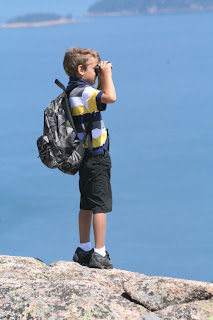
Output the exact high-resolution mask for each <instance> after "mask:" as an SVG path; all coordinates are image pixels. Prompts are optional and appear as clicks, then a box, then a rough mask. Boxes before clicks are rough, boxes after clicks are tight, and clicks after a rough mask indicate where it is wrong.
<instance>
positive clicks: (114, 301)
mask: <svg viewBox="0 0 213 320" xmlns="http://www.w3.org/2000/svg"><path fill="white" fill-rule="evenodd" d="M0 319H10V320H18V319H20V320H25V319H26V320H31V319H39V320H45V319H48V320H62V319H63V320H65V319H73V320H76V319H80V320H83V319H88V320H91V319H104V320H108V319H121V320H134V319H136V320H183V319H186V320H213V284H211V283H205V282H199V281H190V280H182V279H173V278H165V277H149V276H146V275H142V274H139V273H136V272H130V271H123V270H118V269H113V270H97V269H90V268H87V267H82V266H80V265H78V264H77V263H74V262H68V261H58V262H56V263H53V264H51V265H50V266H47V265H46V264H45V263H43V262H42V261H40V260H38V259H34V258H27V257H13V256H0Z"/></svg>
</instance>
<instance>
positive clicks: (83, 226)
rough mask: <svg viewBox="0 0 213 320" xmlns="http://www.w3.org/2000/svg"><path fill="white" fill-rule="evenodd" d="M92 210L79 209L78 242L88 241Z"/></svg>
mask: <svg viewBox="0 0 213 320" xmlns="http://www.w3.org/2000/svg"><path fill="white" fill-rule="evenodd" d="M91 219H92V210H83V209H80V211H79V216H78V220H79V236H80V243H86V242H90V228H91Z"/></svg>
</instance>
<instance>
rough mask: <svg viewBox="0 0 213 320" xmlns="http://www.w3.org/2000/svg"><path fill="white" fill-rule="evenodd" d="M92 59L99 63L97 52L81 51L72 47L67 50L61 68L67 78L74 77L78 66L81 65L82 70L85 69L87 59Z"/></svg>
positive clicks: (90, 50)
mask: <svg viewBox="0 0 213 320" xmlns="http://www.w3.org/2000/svg"><path fill="white" fill-rule="evenodd" d="M91 57H94V58H97V59H98V62H100V61H101V58H100V56H99V54H98V52H97V51H94V50H92V49H82V48H78V47H72V48H70V49H67V52H66V53H65V55H64V61H63V66H64V70H65V72H66V74H67V75H68V76H69V77H76V76H77V71H78V66H79V65H82V66H83V68H84V70H86V69H87V66H88V60H89V58H91Z"/></svg>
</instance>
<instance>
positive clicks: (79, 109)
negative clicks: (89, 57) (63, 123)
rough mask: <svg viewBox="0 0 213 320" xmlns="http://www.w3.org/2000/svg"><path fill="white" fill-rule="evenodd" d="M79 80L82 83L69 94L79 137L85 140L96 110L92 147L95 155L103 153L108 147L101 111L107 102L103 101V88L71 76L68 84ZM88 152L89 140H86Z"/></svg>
mask: <svg viewBox="0 0 213 320" xmlns="http://www.w3.org/2000/svg"><path fill="white" fill-rule="evenodd" d="M76 82H79V83H82V84H80V85H79V86H78V87H76V88H74V89H73V90H72V91H71V93H70V95H69V102H70V108H71V113H72V117H73V121H74V124H75V127H76V131H77V134H78V138H79V139H80V140H83V137H84V134H85V130H86V128H87V125H88V122H89V119H90V116H91V113H93V112H94V117H93V126H92V148H93V155H98V154H102V153H103V152H104V150H106V149H107V148H108V136H107V130H106V128H105V125H104V122H103V120H102V115H101V111H104V110H105V109H106V104H105V103H101V96H102V94H103V93H104V92H103V91H101V90H97V89H95V88H93V87H92V86H91V85H90V84H89V83H88V82H86V81H85V80H83V79H79V78H70V82H69V84H68V86H70V85H72V84H74V83H76ZM85 148H86V152H87V149H88V141H86V142H85Z"/></svg>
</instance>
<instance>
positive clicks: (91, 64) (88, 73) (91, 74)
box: [81, 57, 98, 85]
mask: <svg viewBox="0 0 213 320" xmlns="http://www.w3.org/2000/svg"><path fill="white" fill-rule="evenodd" d="M97 65H98V58H94V57H91V58H89V59H88V64H87V69H86V70H83V74H82V77H81V78H82V79H83V80H85V81H87V82H88V83H89V84H91V85H94V84H95V80H96V73H95V67H96V66H97Z"/></svg>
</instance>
